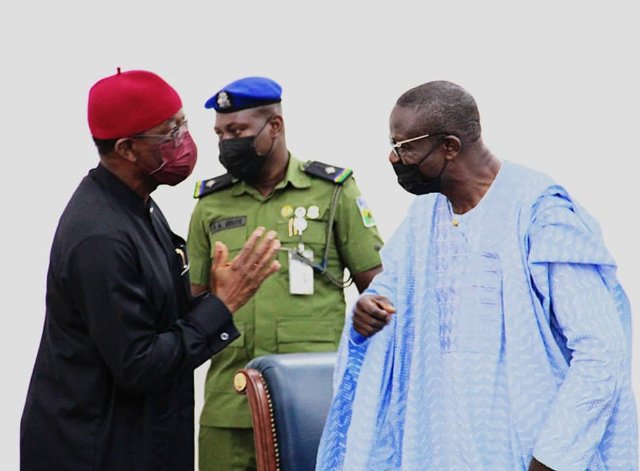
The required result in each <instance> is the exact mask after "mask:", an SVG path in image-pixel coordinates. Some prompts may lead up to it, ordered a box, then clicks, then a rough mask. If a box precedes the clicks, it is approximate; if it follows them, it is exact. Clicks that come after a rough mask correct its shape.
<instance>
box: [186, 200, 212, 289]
mask: <svg viewBox="0 0 640 471" xmlns="http://www.w3.org/2000/svg"><path fill="white" fill-rule="evenodd" d="M204 214H205V211H203V210H202V201H198V203H197V204H196V206H195V208H194V209H193V213H192V214H191V220H190V221H189V234H188V235H187V251H188V253H189V261H190V264H191V265H190V268H189V275H190V277H191V283H193V284H196V285H204V286H208V285H209V271H210V269H211V240H210V239H209V231H208V227H207V224H206V221H205V220H204Z"/></svg>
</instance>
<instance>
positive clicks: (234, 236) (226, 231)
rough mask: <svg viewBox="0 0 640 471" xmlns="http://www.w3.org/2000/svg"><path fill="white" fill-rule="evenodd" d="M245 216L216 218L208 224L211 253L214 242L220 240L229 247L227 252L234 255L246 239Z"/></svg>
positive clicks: (213, 249)
mask: <svg viewBox="0 0 640 471" xmlns="http://www.w3.org/2000/svg"><path fill="white" fill-rule="evenodd" d="M246 222H247V218H246V217H245V216H236V217H231V218H223V219H216V220H214V221H212V222H211V224H210V225H209V238H210V240H211V255H213V254H214V251H215V242H222V243H223V244H224V245H226V246H227V248H228V249H229V254H231V255H236V254H237V253H238V252H240V250H241V249H242V247H243V246H244V243H245V242H246V241H247V237H248V235H247V225H246Z"/></svg>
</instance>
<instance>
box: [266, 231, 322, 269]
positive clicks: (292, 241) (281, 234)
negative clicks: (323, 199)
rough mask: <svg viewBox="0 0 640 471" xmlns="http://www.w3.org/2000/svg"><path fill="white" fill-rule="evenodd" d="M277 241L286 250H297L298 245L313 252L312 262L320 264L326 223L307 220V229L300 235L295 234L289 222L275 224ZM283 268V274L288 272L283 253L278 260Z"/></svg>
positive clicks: (286, 261)
mask: <svg viewBox="0 0 640 471" xmlns="http://www.w3.org/2000/svg"><path fill="white" fill-rule="evenodd" d="M276 230H277V232H278V239H280V242H281V243H282V246H283V247H284V248H286V249H297V248H298V245H299V244H300V243H303V244H304V246H305V248H307V249H311V250H312V251H313V259H314V260H313V261H314V262H315V263H320V261H321V260H322V257H323V255H324V249H325V245H326V242H327V222H326V221H323V220H320V219H316V220H314V219H308V220H307V227H306V229H305V230H304V231H303V232H302V234H301V235H300V234H295V233H294V231H293V227H292V224H291V223H290V222H289V221H281V222H279V223H278V224H277V227H276ZM278 260H279V261H280V263H281V265H282V267H283V268H284V272H285V273H286V272H288V264H289V262H288V260H287V257H286V254H284V252H283V253H282V254H281V255H280V257H279V259H278Z"/></svg>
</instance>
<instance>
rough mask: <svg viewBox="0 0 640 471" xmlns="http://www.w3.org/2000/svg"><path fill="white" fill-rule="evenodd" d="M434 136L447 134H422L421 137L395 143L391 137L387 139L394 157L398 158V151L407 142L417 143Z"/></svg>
mask: <svg viewBox="0 0 640 471" xmlns="http://www.w3.org/2000/svg"><path fill="white" fill-rule="evenodd" d="M436 134H447V133H446V132H433V133H431V134H423V135H422V136H418V137H412V138H411V139H405V140H404V141H400V142H396V141H395V140H394V139H393V137H389V144H391V150H392V151H393V153H394V154H396V157H400V149H401V148H402V146H403V145H405V144H408V143H409V142H413V141H419V140H420V139H426V138H427V137H429V136H435V135H436Z"/></svg>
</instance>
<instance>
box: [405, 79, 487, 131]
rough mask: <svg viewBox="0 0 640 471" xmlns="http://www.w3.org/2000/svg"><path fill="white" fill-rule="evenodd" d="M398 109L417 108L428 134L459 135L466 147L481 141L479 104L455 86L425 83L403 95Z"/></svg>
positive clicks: (444, 82)
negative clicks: (467, 144) (466, 144)
mask: <svg viewBox="0 0 640 471" xmlns="http://www.w3.org/2000/svg"><path fill="white" fill-rule="evenodd" d="M396 106H400V107H403V108H413V109H414V110H415V112H416V116H417V118H418V120H420V121H421V126H422V127H423V129H424V132H428V133H431V134H433V133H436V132H447V133H450V134H455V135H456V136H458V138H459V139H460V140H461V141H462V142H463V143H472V142H475V141H477V140H478V139H479V138H480V134H481V128H480V114H479V112H478V107H477V105H476V101H475V100H474V99H473V97H472V96H471V95H470V94H469V92H467V91H466V90H465V89H464V88H462V87H460V86H459V85H456V84H455V83H451V82H447V81H445V80H438V81H433V82H427V83H423V84H422V85H418V86H417V87H414V88H412V89H410V90H408V91H406V92H405V93H403V94H402V96H400V98H398V101H397V102H396Z"/></svg>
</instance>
